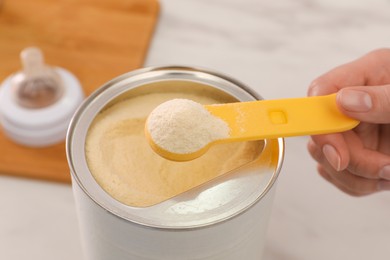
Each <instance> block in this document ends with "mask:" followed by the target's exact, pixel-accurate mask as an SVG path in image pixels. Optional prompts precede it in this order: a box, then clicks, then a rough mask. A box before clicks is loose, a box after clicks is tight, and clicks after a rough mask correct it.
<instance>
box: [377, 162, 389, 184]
mask: <svg viewBox="0 0 390 260" xmlns="http://www.w3.org/2000/svg"><path fill="white" fill-rule="evenodd" d="M379 177H381V178H382V179H385V180H388V181H390V165H386V166H384V167H383V168H382V169H381V170H380V172H379Z"/></svg>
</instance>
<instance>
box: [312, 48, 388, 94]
mask: <svg viewBox="0 0 390 260" xmlns="http://www.w3.org/2000/svg"><path fill="white" fill-rule="evenodd" d="M389 64H390V49H386V48H383V49H378V50H374V51H372V52H370V53H368V54H366V55H364V56H362V57H360V58H358V59H356V60H354V61H352V62H349V63H346V64H343V65H341V66H338V67H336V68H334V69H332V70H330V71H329V72H327V73H325V74H324V75H322V76H320V77H318V78H317V79H315V80H314V81H313V82H312V83H311V84H310V86H309V89H308V95H309V96H318V95H326V94H331V93H336V92H338V91H339V90H340V89H342V88H344V87H349V86H364V85H383V84H388V83H390V68H389Z"/></svg>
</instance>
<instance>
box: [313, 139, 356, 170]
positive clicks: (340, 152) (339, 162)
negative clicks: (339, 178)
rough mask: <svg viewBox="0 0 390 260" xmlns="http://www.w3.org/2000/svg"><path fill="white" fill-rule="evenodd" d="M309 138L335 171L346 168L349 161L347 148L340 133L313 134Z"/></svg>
mask: <svg viewBox="0 0 390 260" xmlns="http://www.w3.org/2000/svg"><path fill="white" fill-rule="evenodd" d="M311 139H312V140H313V142H314V143H315V144H316V145H318V147H320V149H321V151H322V153H323V154H324V156H325V158H326V159H327V161H328V162H329V163H330V165H332V167H333V168H334V169H335V170H336V171H342V170H344V169H346V168H347V166H348V164H349V161H350V156H349V148H348V146H347V143H346V142H345V139H344V137H343V134H342V133H336V134H328V135H314V136H312V137H311Z"/></svg>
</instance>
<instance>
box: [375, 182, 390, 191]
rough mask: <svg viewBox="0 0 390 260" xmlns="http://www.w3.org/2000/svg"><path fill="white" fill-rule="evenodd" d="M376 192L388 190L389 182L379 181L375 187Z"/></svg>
mask: <svg viewBox="0 0 390 260" xmlns="http://www.w3.org/2000/svg"><path fill="white" fill-rule="evenodd" d="M377 188H378V190H390V181H386V180H380V181H379V182H378V185H377Z"/></svg>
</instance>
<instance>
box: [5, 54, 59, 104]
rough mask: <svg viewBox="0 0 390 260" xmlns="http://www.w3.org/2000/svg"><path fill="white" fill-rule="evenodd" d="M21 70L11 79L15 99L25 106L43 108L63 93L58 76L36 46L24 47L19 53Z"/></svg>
mask: <svg viewBox="0 0 390 260" xmlns="http://www.w3.org/2000/svg"><path fill="white" fill-rule="evenodd" d="M20 58H21V61H22V65H23V71H21V72H19V73H17V74H16V75H15V76H14V77H13V78H12V81H11V84H12V88H13V96H14V99H15V101H16V102H17V103H18V104H19V105H20V106H22V107H25V108H43V107H47V106H50V105H52V104H54V103H55V102H56V101H57V100H58V99H60V98H61V96H62V95H63V93H64V87H63V84H62V80H61V78H60V76H59V75H58V74H57V73H56V71H55V70H54V69H53V68H50V67H49V66H47V65H46V64H45V62H44V58H43V54H42V51H41V50H40V49H39V48H36V47H29V48H26V49H24V50H23V51H22V52H21V55H20Z"/></svg>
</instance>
